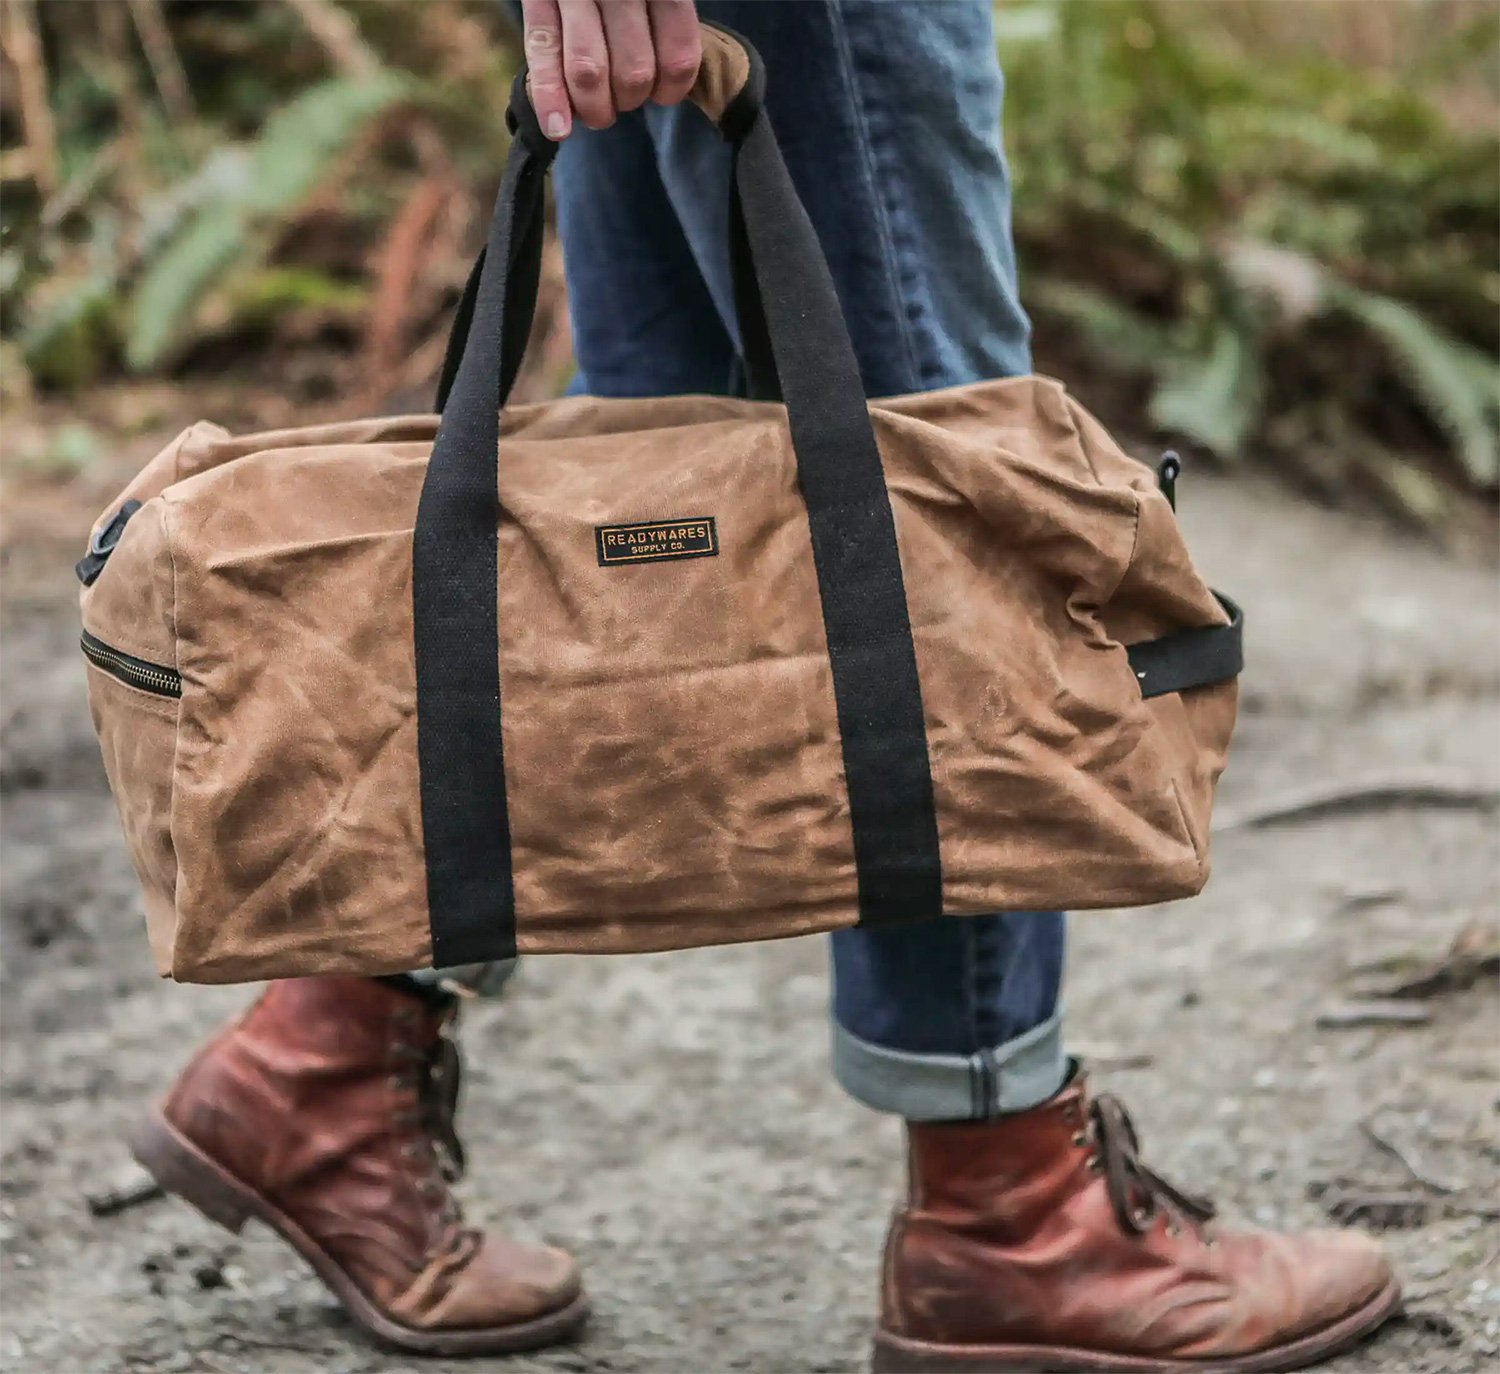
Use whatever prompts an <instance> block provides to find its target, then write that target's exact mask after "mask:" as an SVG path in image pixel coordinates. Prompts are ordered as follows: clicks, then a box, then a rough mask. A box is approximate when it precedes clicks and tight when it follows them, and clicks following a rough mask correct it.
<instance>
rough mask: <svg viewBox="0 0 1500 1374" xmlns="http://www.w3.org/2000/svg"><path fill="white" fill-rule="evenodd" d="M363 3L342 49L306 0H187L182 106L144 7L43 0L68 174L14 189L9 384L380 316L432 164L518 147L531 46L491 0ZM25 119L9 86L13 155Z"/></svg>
mask: <svg viewBox="0 0 1500 1374" xmlns="http://www.w3.org/2000/svg"><path fill="white" fill-rule="evenodd" d="M327 3H328V4H330V5H332V4H333V3H335V0H327ZM349 12H350V14H351V17H353V18H354V20H355V25H356V27H355V29H354V30H353V33H354V35H355V36H354V39H353V43H352V46H351V47H350V48H349V49H348V50H340V49H339V48H338V47H337V46H334V47H325V46H323V41H322V39H320V38H319V37H318V36H317V35H315V34H313V33H312V32H311V31H310V30H309V29H308V28H307V26H306V24H305V23H304V21H303V19H302V18H301V17H299V12H298V11H297V10H296V9H294V8H293V7H292V6H290V5H288V4H287V3H285V0H239V3H237V4H235V5H232V6H204V5H194V4H186V3H169V4H168V5H167V7H166V8H165V9H164V11H163V13H164V15H165V17H166V19H167V22H168V26H169V31H170V36H171V40H172V42H173V43H174V45H175V46H176V49H177V53H176V55H177V57H178V58H179V59H180V62H181V65H182V68H183V70H184V72H185V73H186V76H187V81H188V86H189V88H190V94H191V100H192V109H191V110H190V111H183V110H181V109H177V110H169V108H168V105H169V102H168V101H167V98H166V96H165V94H164V93H163V92H162V91H161V90H160V88H159V87H157V85H156V76H155V74H154V73H153V71H152V69H151V67H150V66H149V64H148V63H146V62H145V59H144V54H143V53H142V52H141V51H140V49H139V46H138V44H137V43H136V42H135V40H134V38H133V36H132V34H131V30H130V28H129V17H128V14H127V13H126V11H125V7H123V6H119V7H114V6H102V5H101V6H84V5H73V6H66V5H51V6H38V7H36V10H35V14H36V17H37V22H38V24H39V26H40V37H41V38H42V40H43V46H44V51H45V55H46V57H47V59H48V68H49V70H48V73H47V75H48V92H47V93H48V97H49V101H50V103H51V105H52V107H53V111H52V112H53V121H54V124H55V126H56V150H55V151H56V164H57V165H56V172H57V177H56V180H57V182H58V184H59V187H60V189H58V190H56V191H55V192H54V193H53V194H52V196H51V198H50V199H47V200H44V199H43V198H42V197H41V195H40V193H39V191H38V190H37V188H36V186H35V185H33V184H32V182H31V181H30V180H29V179H27V178H25V177H22V178H19V179H15V178H12V179H9V180H8V181H7V185H6V194H5V196H4V197H3V199H0V304H3V308H4V319H3V334H4V339H5V344H6V353H5V356H6V359H7V367H8V370H9V371H10V372H11V373H12V374H14V373H15V370H16V368H17V367H20V368H21V369H22V373H23V375H22V376H21V377H19V378H18V377H16V376H14V375H12V376H10V377H8V378H7V379H6V387H7V394H17V395H19V394H24V393H25V391H26V389H27V388H28V387H29V386H30V385H32V384H36V385H40V386H42V387H45V388H51V389H56V390H65V391H68V390H76V389H78V388H81V387H83V386H86V385H87V384H88V383H90V382H91V381H93V380H94V379H95V378H96V377H98V376H100V375H101V374H107V373H109V372H111V371H115V370H118V369H119V368H121V367H122V366H123V367H125V368H128V369H129V370H131V371H134V372H137V373H159V372H161V371H163V370H166V369H169V368H173V369H175V368H178V367H181V366H184V365H187V364H189V363H191V362H192V361H193V360H194V358H195V357H198V356H202V354H203V349H202V346H203V345H205V344H207V343H210V342H212V341H213V340H214V339H216V338H225V337H226V336H230V335H233V334H234V333H236V332H237V331H243V330H247V329H253V330H263V329H266V328H271V329H273V330H274V329H276V328H278V327H279V323H280V322H281V321H283V320H288V321H291V320H295V321H297V330H298V333H299V335H300V336H302V337H310V336H311V335H312V334H315V333H316V330H315V329H314V330H309V329H308V328H306V322H307V321H309V320H311V319H313V317H316V319H317V320H320V321H323V322H325V323H326V322H335V323H339V324H355V325H357V324H358V323H359V321H358V319H357V317H358V316H359V315H360V314H361V312H363V311H365V310H367V309H368V308H369V304H370V290H369V286H368V282H367V276H368V272H369V269H370V265H371V255H372V254H373V252H374V251H375V246H376V245H377V244H378V243H379V240H380V236H381V235H382V234H383V233H384V232H385V229H386V225H387V223H388V221H389V219H390V217H391V215H392V214H393V213H394V211H395V210H396V209H397V208H398V207H399V206H400V205H401V204H402V201H403V199H404V197H405V196H406V195H407V194H408V192H409V191H410V188H411V186H412V184H413V179H414V177H416V176H420V175H423V174H426V175H429V176H430V175H433V174H434V173H435V172H440V171H441V172H444V173H446V171H447V169H448V167H449V166H450V165H454V164H458V165H462V164H463V163H464V161H465V158H466V157H472V158H473V159H474V161H475V165H476V167H477V166H483V167H484V168H486V169H487V170H488V169H492V168H493V167H495V166H496V165H497V164H498V162H499V157H498V156H497V154H498V153H499V152H500V151H501V150H503V146H504V140H505V134H504V122H503V120H501V119H499V118H496V117H495V116H494V111H495V110H496V109H497V108H503V106H502V103H501V102H503V100H504V98H505V96H506V95H507V93H508V86H509V78H510V73H511V70H512V63H513V60H514V54H513V51H512V49H511V48H510V47H509V46H508V45H507V43H506V42H504V41H502V40H501V39H500V37H499V35H500V32H501V30H500V27H499V22H500V11H499V8H498V6H496V5H495V4H493V3H492V0H445V3H444V4H443V5H441V6H431V7H429V6H426V5H418V4H404V5H401V4H391V5H378V6H372V5H359V6H355V7H351V8H350V11H349ZM492 25H493V26H494V27H493V28H492V27H491V26H492ZM372 40H374V41H372ZM184 115H186V117H185V118H184V117H183V116H184ZM24 132H25V130H24V127H23V125H22V124H21V123H20V122H19V120H18V119H17V118H16V117H15V112H14V111H11V110H8V108H7V107H6V106H5V105H4V104H3V102H0V135H3V136H4V138H5V140H6V150H7V151H9V150H10V149H11V148H13V147H15V146H16V144H17V140H19V139H20V138H21V136H22V135H23V134H24ZM450 149H452V150H453V151H451V152H450ZM434 150H436V152H434ZM16 151H18V152H23V153H25V154H27V155H28V158H29V154H30V151H31V150H29V149H26V148H21V147H16ZM217 356H218V357H224V356H228V355H226V354H225V353H224V352H223V350H220V352H219V353H218V355H217Z"/></svg>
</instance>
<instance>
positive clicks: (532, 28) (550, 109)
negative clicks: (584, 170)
mask: <svg viewBox="0 0 1500 1374" xmlns="http://www.w3.org/2000/svg"><path fill="white" fill-rule="evenodd" d="M521 19H522V22H523V24H524V28H525V35H526V36H525V40H524V42H525V48H526V66H527V68H528V73H527V80H526V84H527V87H528V88H529V89H530V91H531V107H532V109H534V110H535V111H536V119H537V123H538V124H540V125H541V126H542V132H543V133H544V134H546V135H547V137H548V138H550V139H553V140H554V141H555V140H560V139H564V138H566V137H567V136H568V135H569V134H570V133H571V132H572V130H573V105H572V102H571V101H570V100H569V99H568V86H567V82H566V80H565V79H564V77H563V59H562V16H561V14H560V13H559V12H558V8H557V0H521Z"/></svg>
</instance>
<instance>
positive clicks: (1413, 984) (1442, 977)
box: [1360, 921, 1500, 998]
mask: <svg viewBox="0 0 1500 1374" xmlns="http://www.w3.org/2000/svg"><path fill="white" fill-rule="evenodd" d="M1496 973H1500V928H1497V927H1496V926H1495V924H1494V923H1493V922H1491V921H1470V922H1469V923H1468V924H1467V925H1465V926H1464V927H1463V928H1462V929H1461V930H1460V931H1459V932H1458V934H1457V935H1455V936H1454V937H1453V942H1452V943H1451V944H1450V945H1449V946H1448V948H1447V950H1446V951H1445V952H1444V953H1443V955H1442V957H1441V958H1438V959H1435V960H1429V961H1427V962H1425V963H1424V964H1423V965H1422V967H1420V968H1418V969H1417V970H1416V971H1415V972H1408V973H1405V974H1402V975H1400V976H1397V977H1395V978H1387V979H1385V980H1384V981H1379V980H1372V981H1371V982H1369V983H1367V984H1366V985H1365V986H1364V987H1363V988H1362V989H1361V990H1360V995H1361V996H1366V997H1378V998H1400V997H1411V998H1424V997H1436V996H1438V995H1439V994H1440V993H1445V992H1463V991H1464V990H1465V989H1466V988H1471V987H1473V986H1474V984H1475V983H1477V982H1478V981H1479V980H1480V979H1481V978H1484V977H1487V976H1490V975H1493V974H1496Z"/></svg>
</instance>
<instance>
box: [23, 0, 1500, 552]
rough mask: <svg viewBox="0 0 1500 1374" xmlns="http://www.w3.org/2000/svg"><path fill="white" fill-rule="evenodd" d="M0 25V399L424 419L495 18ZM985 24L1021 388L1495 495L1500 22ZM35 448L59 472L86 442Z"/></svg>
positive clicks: (1148, 424)
mask: <svg viewBox="0 0 1500 1374" xmlns="http://www.w3.org/2000/svg"><path fill="white" fill-rule="evenodd" d="M0 19H3V26H0V38H3V55H4V71H3V82H0V190H3V193H0V337H3V342H0V350H3V351H0V388H3V390H0V400H3V403H4V405H5V407H6V410H7V412H8V413H9V414H10V415H12V416H14V415H15V414H16V412H17V410H18V408H20V407H23V406H24V407H27V408H28V409H31V410H33V411H36V410H37V409H38V408H40V410H41V411H42V412H43V413H48V414H57V415H61V416H74V415H77V416H82V417H84V418H85V420H86V417H87V416H88V414H89V413H90V407H91V405H93V404H94V403H95V402H96V400H97V398H98V397H99V396H100V395H101V394H104V393H105V392H109V391H113V390H121V389H128V388H130V387H131V386H137V387H139V386H141V385H142V384H144V383H158V382H163V381H169V382H171V383H172V384H173V385H175V386H179V387H180V386H182V385H191V386H194V387H195V388H198V387H203V386H208V387H210V388H211V387H212V386H213V385H214V384H216V383H219V382H224V381H226V380H232V381H233V382H234V384H235V386H236V387H239V388H244V389H254V388H262V389H264V390H266V391H270V392H274V393H275V395H276V396H277V397H278V398H279V399H280V400H281V401H282V402H283V403H284V404H286V405H288V406H299V405H300V406H303V407H306V406H308V405H312V404H317V405H320V406H322V408H323V412H324V413H349V412H353V411H358V410H360V409H369V408H370V407H372V406H376V405H381V406H385V405H387V404H390V403H392V402H399V403H401V404H410V405H421V404H423V397H424V396H425V394H426V390H427V387H428V385H429V384H430V379H431V377H432V376H433V375H434V374H435V372H436V369H437V366H438V362H439V359H440V356H441V350H442V344H443V338H444V330H445V327H446V317H447V312H448V311H449V309H450V308H451V306H452V304H453V302H454V301H455V300H456V297H457V294H458V291H459V289H460V288H461V285H462V281H463V277H464V274H465V272H466V269H467V263H468V256H469V254H470V253H471V252H472V250H473V248H474V246H475V245H476V243H477V240H478V237H479V235H480V232H481V224H482V217H483V214H484V211H485V207H486V206H487V203H488V200H489V198H490V196H491V194H492V192H493V188H494V184H495V182H496V181H497V179H498V175H499V168H500V164H501V160H502V155H503V152H504V144H505V132H504V127H503V123H502V120H501V118H500V112H501V111H502V110H503V108H504V103H505V98H506V92H507V83H508V79H509V75H510V72H511V71H512V69H513V64H514V62H515V57H516V44H515V35H514V34H513V32H512V31H511V30H510V29H509V28H508V26H507V24H506V22H505V20H504V17H503V15H502V14H501V12H500V7H499V5H498V4H496V3H495V2H494V0H0ZM997 28H998V37H999V46H1000V53H1001V59H1002V62H1003V64H1004V66H1005V69H1006V72H1007V76H1008V83H1009V92H1008V104H1007V141H1008V145H1009V147H1010V150H1011V158H1012V169H1013V174H1014V177H1015V185H1016V196H1015V213H1016V235H1017V241H1018V245H1019V249H1020V255H1021V261H1022V272H1023V294H1024V295H1025V298H1026V301H1027V304H1028V306H1029V308H1030V309H1031V310H1032V312H1033V314H1034V316H1035V319H1036V322H1037V362H1038V369H1039V370H1042V371H1049V372H1053V373H1057V374H1061V375H1063V376H1065V377H1066V378H1067V379H1068V380H1069V382H1070V384H1072V385H1073V386H1074V387H1075V389H1077V390H1078V391H1080V392H1081V394H1082V395H1083V397H1084V398H1085V400H1086V401H1087V402H1088V403H1089V404H1090V405H1091V406H1093V407H1094V408H1095V409H1096V410H1099V411H1100V412H1101V413H1102V414H1103V415H1104V417H1105V418H1106V419H1107V420H1109V421H1110V422H1111V423H1112V424H1114V425H1116V426H1118V427H1120V428H1121V429H1122V430H1123V431H1124V432H1126V433H1128V434H1134V435H1136V436H1137V437H1139V438H1141V439H1145V438H1147V437H1150V438H1152V439H1162V440H1173V441H1176V442H1179V443H1181V444H1184V445H1186V446H1188V447H1190V448H1191V449H1193V450H1195V451H1198V452H1201V453H1204V454H1207V455H1212V456H1213V457H1214V458H1215V459H1216V460H1217V461H1219V462H1221V463H1224V464H1249V463H1255V464H1261V465H1272V466H1274V467H1276V468H1277V469H1278V470H1279V471H1280V472H1282V473H1284V474H1286V475H1288V476H1289V477H1291V478H1292V479H1293V480H1295V481H1297V482H1298V483H1299V484H1301V485H1302V486H1304V487H1305V488H1307V489H1310V490H1313V491H1315V492H1317V493H1319V494H1321V495H1323V496H1325V497H1326V498H1328V499H1330V500H1340V501H1357V502H1364V503H1370V502H1375V503H1379V504H1380V505H1381V506H1383V507H1384V508H1385V509H1387V510H1389V511H1390V512H1392V513H1394V514H1396V515H1398V516H1400V517H1402V518H1404V519H1407V520H1410V521H1412V522H1415V523H1417V524H1420V525H1422V526H1424V527H1426V528H1428V529H1431V530H1434V531H1439V532H1441V531H1444V530H1447V529H1449V528H1451V527H1452V526H1454V525H1455V524H1462V523H1464V522H1465V521H1472V519H1473V518H1474V516H1475V514H1476V512H1482V511H1484V510H1485V508H1486V507H1487V506H1488V505H1489V503H1490V502H1491V500H1492V498H1493V497H1494V495H1495V493H1496V489H1497V485H1500V440H1497V420H1500V368H1497V357H1500V113H1497V111H1500V91H1497V87H1500V7H1497V6H1496V5H1495V4H1494V3H1491V0H1357V2H1356V0H1218V3H1202V2H1201V0H1007V2H1005V3H1002V4H1001V5H1000V6H999V7H998V10H997ZM538 330H539V335H540V337H539V339H538V341H537V345H538V346H536V347H534V348H533V350H532V357H531V358H530V360H529V363H528V371H527V374H526V376H525V378H524V379H523V386H524V389H525V391H526V393H527V394H529V395H533V396H535V395H540V394H547V393H549V392H551V391H555V390H556V389H557V388H558V387H560V385H561V384H562V383H563V382H564V381H565V380H566V377H567V374H568V368H569V345H568V338H567V326H566V318H565V311H564V309H563V305H562V286H561V272H560V267H559V264H558V262H557V260H556V254H555V251H554V252H552V253H551V254H550V255H549V261H548V266H547V269H546V280H545V282H544V287H543V305H542V309H541V310H540V311H539V320H538ZM104 383H111V384H112V386H111V387H109V388H103V387H102V384H104ZM188 409H193V407H188ZM304 413H306V412H305V411H304ZM184 418H186V417H185V416H184ZM278 420H279V417H278ZM49 443H50V448H49V450H48V452H49V455H50V457H49V461H51V462H53V463H56V464H59V465H61V466H64V467H66V466H68V465H69V464H73V465H75V466H76V465H81V464H84V463H87V461H88V460H89V457H90V454H91V452H92V451H93V446H94V445H95V444H96V443H97V439H96V437H95V433H94V431H93V430H92V429H90V428H89V426H88V424H87V423H80V422H79V421H78V420H77V419H74V420H73V421H72V422H71V423H66V424H63V425H61V426H60V427H58V426H54V428H53V434H52V438H51V439H50V440H49ZM1481 518H1484V517H1481Z"/></svg>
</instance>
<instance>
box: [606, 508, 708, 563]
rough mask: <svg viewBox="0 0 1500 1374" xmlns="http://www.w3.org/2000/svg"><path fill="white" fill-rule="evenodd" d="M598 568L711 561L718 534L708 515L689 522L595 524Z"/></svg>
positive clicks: (696, 517) (649, 521)
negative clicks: (681, 560)
mask: <svg viewBox="0 0 1500 1374" xmlns="http://www.w3.org/2000/svg"><path fill="white" fill-rule="evenodd" d="M594 543H595V545H596V546H597V548H598V550H599V566H600V567H601V568H612V567H614V565H615V564H616V563H656V562H661V561H663V560H665V559H668V558H715V557H717V556H718V553H719V532H718V529H717V528H716V526H715V525H714V518H713V516H711V515H700V516H695V517H694V518H693V519H691V520H640V521H637V522H636V523H635V524H632V525H595V526H594Z"/></svg>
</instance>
